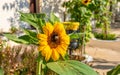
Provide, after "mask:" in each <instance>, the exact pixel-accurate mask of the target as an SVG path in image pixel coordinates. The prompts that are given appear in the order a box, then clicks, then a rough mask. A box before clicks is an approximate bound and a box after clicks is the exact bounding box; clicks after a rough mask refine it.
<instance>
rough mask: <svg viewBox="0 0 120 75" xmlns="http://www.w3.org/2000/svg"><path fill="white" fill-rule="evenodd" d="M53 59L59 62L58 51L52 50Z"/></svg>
mask: <svg viewBox="0 0 120 75" xmlns="http://www.w3.org/2000/svg"><path fill="white" fill-rule="evenodd" d="M51 56H52V59H53V60H54V61H56V60H58V59H59V54H58V52H57V51H56V49H52V55H51Z"/></svg>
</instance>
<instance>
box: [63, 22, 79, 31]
mask: <svg viewBox="0 0 120 75" xmlns="http://www.w3.org/2000/svg"><path fill="white" fill-rule="evenodd" d="M63 25H64V26H65V28H66V30H77V29H78V28H79V22H63Z"/></svg>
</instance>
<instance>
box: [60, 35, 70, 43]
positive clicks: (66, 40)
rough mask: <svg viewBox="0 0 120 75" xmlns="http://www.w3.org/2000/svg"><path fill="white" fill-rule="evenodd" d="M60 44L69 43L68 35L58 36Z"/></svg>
mask: <svg viewBox="0 0 120 75" xmlns="http://www.w3.org/2000/svg"><path fill="white" fill-rule="evenodd" d="M60 40H61V44H67V45H69V44H70V37H69V36H68V35H66V34H65V35H61V36H60Z"/></svg>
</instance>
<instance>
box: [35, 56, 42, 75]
mask: <svg viewBox="0 0 120 75" xmlns="http://www.w3.org/2000/svg"><path fill="white" fill-rule="evenodd" d="M42 62H43V60H42V59H41V58H40V55H39V56H38V62H37V72H36V75H44V73H42Z"/></svg>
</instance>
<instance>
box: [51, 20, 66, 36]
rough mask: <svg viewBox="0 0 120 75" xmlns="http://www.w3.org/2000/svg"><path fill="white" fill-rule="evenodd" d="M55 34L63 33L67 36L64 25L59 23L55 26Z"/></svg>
mask: <svg viewBox="0 0 120 75" xmlns="http://www.w3.org/2000/svg"><path fill="white" fill-rule="evenodd" d="M53 32H55V33H58V34H61V33H64V34H65V33H66V32H65V28H64V26H63V24H62V23H57V22H56V23H55V25H54V30H53Z"/></svg>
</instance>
